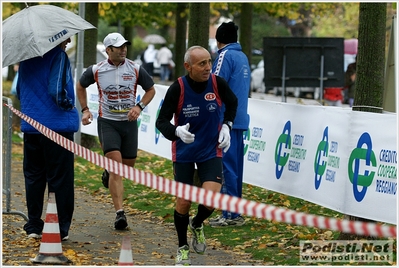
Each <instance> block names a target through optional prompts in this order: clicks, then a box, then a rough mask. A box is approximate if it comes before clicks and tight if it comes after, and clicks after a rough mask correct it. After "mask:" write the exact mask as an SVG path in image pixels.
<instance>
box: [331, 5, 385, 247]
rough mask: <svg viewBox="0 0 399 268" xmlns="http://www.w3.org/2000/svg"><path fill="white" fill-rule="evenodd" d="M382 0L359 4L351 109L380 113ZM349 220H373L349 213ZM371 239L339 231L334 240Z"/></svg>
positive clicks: (382, 73)
mask: <svg viewBox="0 0 399 268" xmlns="http://www.w3.org/2000/svg"><path fill="white" fill-rule="evenodd" d="M386 12H387V4H386V3H360V6H359V38H358V40H359V47H358V54H357V60H356V84H355V88H356V89H355V92H356V93H355V98H354V104H353V107H352V110H354V111H363V112H374V113H382V108H381V107H382V99H383V90H384V68H385V26H386ZM345 218H346V219H349V220H352V221H366V222H374V221H373V220H369V219H363V218H359V217H355V216H352V215H346V216H345ZM362 238H363V239H364V238H365V239H373V237H368V236H366V237H365V236H361V235H355V234H347V233H341V234H340V235H339V237H338V240H355V239H362Z"/></svg>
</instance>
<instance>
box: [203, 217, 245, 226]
mask: <svg viewBox="0 0 399 268" xmlns="http://www.w3.org/2000/svg"><path fill="white" fill-rule="evenodd" d="M244 224H245V219H244V218H243V217H242V216H238V217H237V218H234V219H226V218H223V217H222V218H220V219H219V221H212V222H209V225H210V226H211V227H226V226H243V225H244Z"/></svg>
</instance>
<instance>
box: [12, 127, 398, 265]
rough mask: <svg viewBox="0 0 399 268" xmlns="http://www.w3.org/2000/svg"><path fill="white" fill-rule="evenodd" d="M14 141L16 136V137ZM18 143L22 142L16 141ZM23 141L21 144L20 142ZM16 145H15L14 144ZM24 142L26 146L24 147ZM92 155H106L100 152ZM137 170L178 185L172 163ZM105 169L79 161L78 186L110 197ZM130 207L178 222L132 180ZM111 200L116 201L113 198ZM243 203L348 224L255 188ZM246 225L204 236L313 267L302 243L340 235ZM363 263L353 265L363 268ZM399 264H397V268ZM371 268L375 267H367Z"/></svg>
mask: <svg viewBox="0 0 399 268" xmlns="http://www.w3.org/2000/svg"><path fill="white" fill-rule="evenodd" d="M14 136H15V135H14ZM14 138H15V142H18V139H19V137H14ZM19 140H20V139H19ZM13 141H14V139H13ZM20 142H22V141H20ZM91 150H93V151H95V152H98V153H100V154H101V151H100V148H99V147H97V148H92V149H91ZM135 168H137V169H140V170H143V171H145V172H149V173H153V174H156V175H158V176H162V177H164V178H166V179H173V173H172V162H171V161H170V160H168V159H164V158H161V157H158V156H156V155H152V154H149V153H146V152H144V151H139V152H138V158H137V162H136V166H135ZM102 172H103V169H102V168H100V167H98V166H96V165H94V164H92V163H90V162H88V161H86V160H84V159H82V158H81V157H76V160H75V185H76V186H77V187H85V188H87V189H88V190H89V192H91V193H92V194H95V193H97V192H105V193H108V190H107V189H105V188H104V186H103V185H102V182H101V174H102ZM124 187H125V193H124V195H125V204H127V205H129V206H130V207H131V208H133V209H138V210H140V211H145V212H148V213H151V214H152V215H153V216H156V217H158V218H159V219H160V220H163V221H164V222H169V223H171V222H173V210H174V202H175V197H174V196H171V195H169V194H166V193H163V192H159V191H157V190H154V189H151V188H149V187H146V186H144V185H141V184H137V183H135V182H132V181H130V180H127V179H126V180H124ZM109 198H111V197H110V196H109ZM243 198H245V199H247V200H252V201H255V202H260V203H264V204H270V205H274V206H278V207H284V208H287V209H291V210H296V211H298V212H305V213H310V214H315V215H320V216H327V217H334V218H343V215H342V214H341V213H338V212H336V211H333V210H330V209H327V208H325V207H321V206H319V205H316V204H313V203H310V202H307V201H304V200H302V199H298V198H294V197H290V196H287V195H283V194H280V193H276V192H273V191H269V190H266V189H263V188H260V187H255V186H252V185H250V184H244V185H243ZM196 208H197V204H195V203H193V205H192V210H191V212H190V213H191V214H194V213H195V211H196ZM220 213H221V211H219V210H217V211H215V212H214V214H213V215H212V217H215V216H217V215H219V214H220ZM244 217H245V219H246V224H245V225H244V226H241V227H223V228H212V227H210V226H209V224H205V227H204V231H205V234H206V237H207V239H216V240H217V241H216V243H218V245H219V246H222V247H225V248H228V249H231V250H233V251H237V252H246V253H250V254H251V255H252V259H254V260H258V261H259V262H261V263H262V264H261V265H264V264H267V265H309V263H301V262H299V242H300V241H301V240H334V239H337V237H338V235H339V232H336V231H330V230H322V229H318V228H311V227H306V226H297V225H292V224H286V223H281V222H275V221H270V220H265V219H259V218H255V217H248V216H245V215H244ZM394 257H395V258H396V240H395V243H394ZM342 264H344V265H347V264H348V263H336V264H334V263H318V264H316V265H342ZM358 264H359V263H350V265H358ZM395 264H396V262H395ZM368 265H370V263H368ZM376 265H391V264H388V263H376Z"/></svg>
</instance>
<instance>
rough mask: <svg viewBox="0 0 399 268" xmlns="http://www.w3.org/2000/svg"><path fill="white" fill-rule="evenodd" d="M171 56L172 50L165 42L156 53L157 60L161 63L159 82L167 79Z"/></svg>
mask: <svg viewBox="0 0 399 268" xmlns="http://www.w3.org/2000/svg"><path fill="white" fill-rule="evenodd" d="M172 56H173V55H172V51H170V49H169V48H168V47H167V46H166V44H163V45H162V47H161V49H160V50H159V51H158V53H157V60H158V62H159V64H161V82H165V81H168V80H169V75H170V62H171V60H172Z"/></svg>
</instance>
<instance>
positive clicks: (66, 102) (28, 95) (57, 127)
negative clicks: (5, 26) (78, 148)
mask: <svg viewBox="0 0 399 268" xmlns="http://www.w3.org/2000/svg"><path fill="white" fill-rule="evenodd" d="M18 73H19V78H18V82H17V95H18V98H19V99H20V102H21V111H22V113H24V114H26V115H27V116H29V117H31V118H33V119H34V120H36V121H38V122H39V123H41V124H43V125H44V126H46V127H48V128H49V129H51V130H53V131H55V132H76V131H78V129H79V114H78V111H77V110H76V108H75V91H74V82H73V79H72V73H71V66H70V63H69V59H68V56H67V54H66V53H65V51H64V50H62V49H61V48H60V47H58V46H57V47H55V48H53V49H52V50H50V51H49V52H47V53H46V54H44V56H43V57H35V58H32V59H28V60H25V61H22V62H21V63H20V66H19V70H18ZM21 131H22V132H24V133H32V134H34V133H39V132H38V131H37V130H36V129H35V128H34V127H33V126H31V125H30V124H28V123H27V122H25V121H24V120H21Z"/></svg>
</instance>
